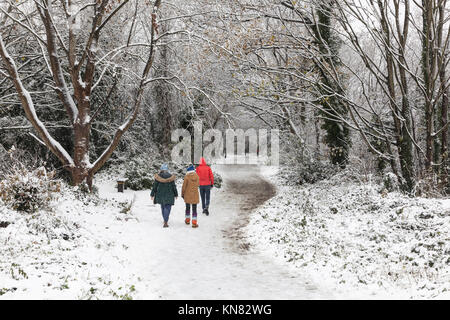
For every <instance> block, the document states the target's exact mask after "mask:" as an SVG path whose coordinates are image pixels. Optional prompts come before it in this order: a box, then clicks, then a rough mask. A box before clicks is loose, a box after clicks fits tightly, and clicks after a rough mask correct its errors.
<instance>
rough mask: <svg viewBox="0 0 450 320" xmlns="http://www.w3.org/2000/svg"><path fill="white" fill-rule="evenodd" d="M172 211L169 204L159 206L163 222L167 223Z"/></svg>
mask: <svg viewBox="0 0 450 320" xmlns="http://www.w3.org/2000/svg"><path fill="white" fill-rule="evenodd" d="M171 209H172V205H171V204H162V205H161V213H162V216H163V219H164V222H169V215H170V210H171Z"/></svg>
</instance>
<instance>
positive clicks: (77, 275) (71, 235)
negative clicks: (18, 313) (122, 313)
mask: <svg viewBox="0 0 450 320" xmlns="http://www.w3.org/2000/svg"><path fill="white" fill-rule="evenodd" d="M122 197H124V196H123V195H122ZM129 206H130V201H129V196H128V198H124V199H120V198H119V199H116V200H104V199H101V198H98V197H96V196H90V195H86V194H83V193H81V192H80V191H77V190H76V189H75V190H74V189H73V188H69V187H64V188H63V190H62V191H61V195H60V197H59V200H57V201H55V202H54V203H52V206H51V208H50V209H48V210H40V211H37V212H36V213H33V214H29V213H24V212H18V211H14V210H11V209H9V208H7V207H6V206H5V205H3V204H1V203H0V222H1V223H0V246H1V251H0V299H132V298H133V295H134V293H135V291H136V290H137V288H139V285H140V284H139V279H138V277H137V276H135V275H134V274H131V272H130V270H129V268H128V262H127V261H125V260H123V259H121V258H120V257H121V256H122V251H124V250H126V248H123V247H121V246H120V244H119V243H118V241H117V240H116V239H117V236H118V233H119V234H120V231H119V232H109V231H108V229H110V228H112V227H114V226H116V227H117V228H118V229H120V228H124V227H126V224H127V221H128V220H130V219H133V217H132V216H130V214H129V212H127V208H128V207H129Z"/></svg>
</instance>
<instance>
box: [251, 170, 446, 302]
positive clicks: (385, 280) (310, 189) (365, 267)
mask: <svg viewBox="0 0 450 320" xmlns="http://www.w3.org/2000/svg"><path fill="white" fill-rule="evenodd" d="M263 172H264V173H265V174H266V177H268V178H269V179H270V180H271V181H272V182H273V183H275V184H276V185H277V187H278V193H277V195H276V196H275V197H274V198H272V199H271V200H269V201H268V202H266V204H265V205H264V206H263V207H262V208H260V209H259V210H257V212H255V213H254V215H253V217H252V220H251V222H250V224H249V226H248V227H247V233H248V236H249V239H250V241H251V242H252V244H253V246H254V247H256V248H257V249H259V250H262V251H265V252H266V254H267V255H270V256H275V257H277V259H278V260H279V262H280V263H282V264H287V265H290V266H291V267H292V268H294V269H295V270H296V271H297V272H299V273H302V274H308V275H311V276H312V277H313V278H314V280H315V282H317V283H319V284H323V285H324V286H325V287H328V288H330V290H333V291H334V292H336V297H338V298H355V299H359V298H377V299H378V298H381V299H383V298H443V299H445V298H450V294H449V290H450V241H449V240H450V200H449V199H447V200H439V199H423V198H409V197H406V196H404V195H402V194H399V193H395V192H393V193H380V192H379V190H380V189H381V188H380V187H379V186H377V185H376V184H374V183H371V182H358V181H356V180H354V179H349V178H348V177H347V175H346V174H348V173H345V172H344V173H340V174H338V175H336V176H334V177H333V178H331V179H330V180H325V181H322V182H318V183H316V184H313V185H303V186H297V187H293V186H283V182H282V181H281V179H279V178H278V176H277V175H275V174H274V170H272V169H270V170H267V169H266V170H263Z"/></svg>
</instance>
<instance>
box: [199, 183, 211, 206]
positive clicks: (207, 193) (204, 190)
mask: <svg viewBox="0 0 450 320" xmlns="http://www.w3.org/2000/svg"><path fill="white" fill-rule="evenodd" d="M199 188H200V198H202V209H208V208H209V199H210V197H211V186H200V187H199Z"/></svg>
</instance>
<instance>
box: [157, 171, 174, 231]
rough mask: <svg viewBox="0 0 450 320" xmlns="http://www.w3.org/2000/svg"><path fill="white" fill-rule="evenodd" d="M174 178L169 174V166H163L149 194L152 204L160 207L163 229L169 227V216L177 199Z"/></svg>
mask: <svg viewBox="0 0 450 320" xmlns="http://www.w3.org/2000/svg"><path fill="white" fill-rule="evenodd" d="M175 179H176V177H175V176H174V175H173V174H171V173H170V172H169V166H168V165H167V164H165V163H164V164H163V165H162V166H161V171H160V172H159V173H158V174H156V175H155V182H154V183H153V187H152V192H151V194H150V196H151V198H152V200H153V203H155V204H157V203H158V204H160V205H161V213H162V216H163V219H164V225H163V227H164V228H167V227H168V226H169V224H168V222H169V216H170V210H171V209H172V206H173V205H174V204H175V199H177V198H178V192H177V187H176V185H175Z"/></svg>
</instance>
